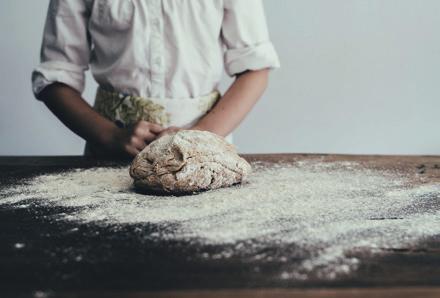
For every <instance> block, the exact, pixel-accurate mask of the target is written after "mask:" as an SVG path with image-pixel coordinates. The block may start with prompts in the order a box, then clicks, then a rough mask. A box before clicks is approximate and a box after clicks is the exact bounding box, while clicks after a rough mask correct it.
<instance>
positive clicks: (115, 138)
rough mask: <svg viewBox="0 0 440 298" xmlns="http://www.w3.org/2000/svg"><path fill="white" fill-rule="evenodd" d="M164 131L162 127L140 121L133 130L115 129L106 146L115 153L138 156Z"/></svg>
mask: <svg viewBox="0 0 440 298" xmlns="http://www.w3.org/2000/svg"><path fill="white" fill-rule="evenodd" d="M163 131H164V129H163V128H162V127H161V126H160V125H158V124H154V123H150V122H146V121H139V122H138V123H137V124H136V125H134V126H133V127H132V128H125V129H124V128H119V127H115V129H114V130H113V131H112V132H111V133H110V138H109V139H108V141H107V142H106V143H105V144H104V146H105V147H106V148H107V149H109V150H110V151H113V152H118V153H121V152H122V153H125V154H128V155H131V156H136V155H137V154H139V152H141V151H142V150H143V149H144V148H145V147H146V146H147V145H148V144H149V143H151V142H152V141H154V140H155V139H156V138H157V137H158V135H159V134H161V133H162V132H163Z"/></svg>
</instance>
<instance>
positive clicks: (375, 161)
mask: <svg viewBox="0 0 440 298" xmlns="http://www.w3.org/2000/svg"><path fill="white" fill-rule="evenodd" d="M245 158H247V159H248V160H251V161H265V162H286V163H291V162H295V161H299V160H304V159H308V160H309V159H319V160H320V161H323V162H331V161H355V162H358V163H360V164H362V165H364V166H366V167H368V168H377V169H393V170H396V171H400V172H402V173H405V174H407V175H409V176H411V175H413V176H414V179H420V177H422V178H423V181H425V182H429V183H439V184H440V156H350V155H307V154H275V155H245ZM127 164H128V162H127V161H106V160H94V159H87V158H84V157H0V187H2V185H3V186H4V185H8V186H10V185H14V183H17V182H18V181H20V180H22V179H24V178H28V177H31V176H34V175H37V174H41V173H48V172H51V173H52V172H58V171H62V170H66V169H71V168H90V167H96V166H98V167H99V166H113V165H114V166H120V165H127ZM0 199H1V198H0ZM437 206H438V207H439V208H440V195H439V197H438V205H437ZM51 212H54V210H53V209H47V208H43V207H41V208H39V207H38V206H35V208H33V209H32V210H29V209H26V208H24V209H23V208H15V209H14V208H8V207H5V206H2V205H1V204H0V297H394V296H396V297H440V235H438V236H437V237H433V238H432V239H429V241H427V242H426V243H424V245H423V249H422V248H420V249H418V248H417V247H411V248H408V249H399V250H390V251H386V252H384V254H381V255H380V257H371V258H367V259H365V260H364V259H363V260H362V263H363V265H362V266H361V267H360V268H359V269H358V270H357V271H356V272H355V273H353V274H352V275H351V276H349V277H346V278H343V279H339V280H335V281H322V280H307V281H303V282H296V283H294V284H291V283H286V282H285V281H278V282H277V281H273V280H266V279H265V276H264V274H262V273H258V274H256V273H255V272H252V271H251V270H250V267H249V266H248V264H246V263H242V262H240V260H235V261H234V262H230V263H228V264H223V263H219V262H211V263H209V262H208V263H193V262H189V261H186V260H187V258H185V254H191V249H190V248H185V247H180V246H179V244H176V246H174V247H162V246H161V245H160V243H159V244H157V243H156V244H154V243H148V245H147V247H146V244H145V243H142V242H141V241H140V240H139V238H138V237H137V236H136V235H137V234H136V232H135V231H134V230H135V227H131V226H129V225H127V226H126V227H125V228H123V229H120V230H118V231H117V232H115V231H114V230H112V231H110V230H108V229H106V228H105V227H102V226H94V225H88V224H85V225H84V226H81V227H80V233H76V234H68V233H65V231H66V230H68V228H69V225H72V227H73V224H72V223H69V222H58V223H54V222H53V221H49V220H48V219H47V218H48V217H50V215H51ZM42 235H50V236H48V237H43V236H42ZM23 238H25V239H26V241H27V243H28V245H27V248H26V250H20V251H17V250H16V249H13V243H17V242H19V240H20V239H23ZM66 248H68V249H69V250H72V249H74V250H75V249H77V250H81V251H83V252H85V257H84V260H83V262H70V261H67V262H64V261H63V252H64V249H66ZM85 248H87V249H85ZM54 249H55V250H57V251H58V252H59V254H58V256H59V257H58V258H53V257H51V256H50V255H48V254H47V252H48V251H53V250H54Z"/></svg>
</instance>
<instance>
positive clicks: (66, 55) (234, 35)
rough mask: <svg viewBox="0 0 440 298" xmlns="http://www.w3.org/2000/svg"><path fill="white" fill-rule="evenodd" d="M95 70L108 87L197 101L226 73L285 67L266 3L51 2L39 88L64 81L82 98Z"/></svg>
mask: <svg viewBox="0 0 440 298" xmlns="http://www.w3.org/2000/svg"><path fill="white" fill-rule="evenodd" d="M89 66H90V67H91V70H92V73H93V76H94V78H95V80H96V81H97V82H98V84H99V85H100V86H102V87H104V88H106V89H109V90H114V91H117V92H121V93H126V94H131V95H134V96H142V97H156V98H193V97H198V96H202V95H206V94H209V93H210V92H212V91H213V90H215V89H217V87H218V85H219V82H220V80H221V76H222V73H223V70H224V69H226V71H227V73H228V74H229V75H231V76H233V75H235V74H238V73H241V72H244V71H246V70H258V69H264V68H276V67H279V61H278V56H277V54H276V51H275V49H274V47H273V45H272V43H271V42H270V39H269V34H268V30H267V25H266V19H265V13H264V8H263V3H262V0H51V1H50V6H49V11H48V15H47V20H46V25H45V29H44V36H43V44H42V49H41V64H40V65H39V66H38V67H37V68H36V69H35V71H34V72H33V75H32V82H33V91H34V93H35V94H38V93H39V92H40V91H41V90H43V89H44V88H45V87H47V86H48V85H50V84H52V83H54V82H61V83H64V84H67V85H69V86H71V87H72V88H74V89H76V90H77V91H79V92H80V93H82V92H83V91H84V81H85V79H84V78H85V76H84V72H85V71H86V70H88V68H89Z"/></svg>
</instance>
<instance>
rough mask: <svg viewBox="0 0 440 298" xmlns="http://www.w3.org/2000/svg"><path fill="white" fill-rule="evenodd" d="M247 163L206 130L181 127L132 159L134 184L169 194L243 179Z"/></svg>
mask: <svg viewBox="0 0 440 298" xmlns="http://www.w3.org/2000/svg"><path fill="white" fill-rule="evenodd" d="M250 172H251V166H250V165H249V163H248V162H247V161H246V160H244V159H243V158H241V157H240V156H238V154H237V151H236V149H235V147H234V146H233V145H231V144H229V143H228V142H226V141H225V139H223V138H222V137H220V136H217V135H215V134H213V133H210V132H205V131H196V130H182V131H179V132H177V133H174V134H170V135H165V136H163V137H161V138H160V139H158V140H156V141H154V142H152V143H151V144H150V145H148V146H147V147H146V148H145V149H144V150H142V152H141V153H139V154H138V156H136V158H135V159H134V161H133V163H132V165H131V168H130V175H131V177H132V178H133V179H134V184H135V186H136V187H138V188H140V189H143V190H146V191H159V192H166V193H170V194H181V193H193V192H200V191H204V190H211V189H217V188H221V187H228V186H231V185H234V184H238V183H241V182H243V181H244V180H245V179H246V177H247V176H248V175H249V174H250Z"/></svg>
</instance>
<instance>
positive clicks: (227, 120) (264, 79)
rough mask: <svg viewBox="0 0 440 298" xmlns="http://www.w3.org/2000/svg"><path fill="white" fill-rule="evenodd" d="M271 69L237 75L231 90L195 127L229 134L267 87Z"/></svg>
mask: <svg viewBox="0 0 440 298" xmlns="http://www.w3.org/2000/svg"><path fill="white" fill-rule="evenodd" d="M268 78H269V70H267V69H265V70H259V71H249V72H246V73H244V74H242V75H240V76H238V77H237V79H236V80H235V82H234V83H233V84H232V85H231V87H230V88H229V90H228V91H227V92H226V93H225V95H224V96H223V97H222V98H221V99H220V101H219V102H218V103H217V104H216V105H215V107H214V108H213V109H212V110H211V111H210V112H209V113H208V114H207V115H206V116H204V117H203V118H202V119H201V120H200V121H199V122H198V123H197V124H196V125H195V126H194V127H193V129H197V130H207V131H210V132H213V133H216V134H218V135H221V136H227V135H229V134H230V133H231V132H232V131H233V130H234V129H235V128H236V127H237V126H238V125H239V124H240V123H241V122H242V121H243V119H244V118H245V117H246V115H247V114H248V113H249V112H250V111H251V109H252V108H253V107H254V105H255V104H256V102H257V101H258V99H259V98H260V97H261V96H262V95H263V93H264V91H265V90H266V88H267V83H268Z"/></svg>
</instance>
